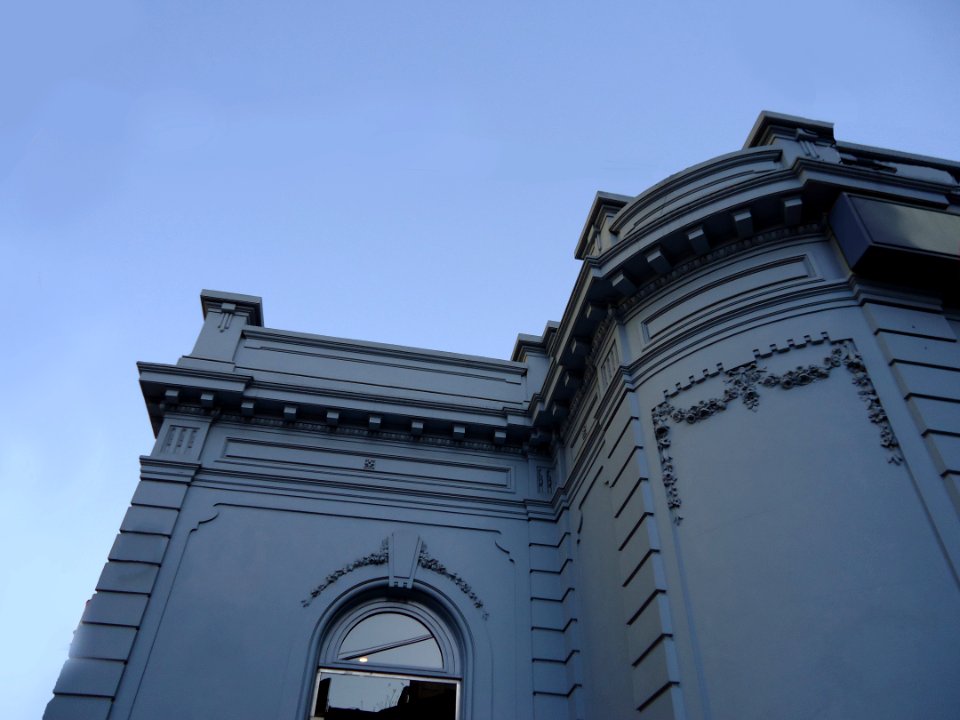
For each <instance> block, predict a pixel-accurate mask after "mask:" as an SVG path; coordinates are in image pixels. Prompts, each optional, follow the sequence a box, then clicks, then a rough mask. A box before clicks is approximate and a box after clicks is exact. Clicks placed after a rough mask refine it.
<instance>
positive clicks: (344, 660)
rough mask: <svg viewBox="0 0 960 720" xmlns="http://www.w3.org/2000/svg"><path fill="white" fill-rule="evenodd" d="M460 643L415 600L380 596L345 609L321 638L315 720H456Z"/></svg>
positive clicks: (312, 714) (460, 673) (459, 688)
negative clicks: (367, 719) (346, 610)
mask: <svg viewBox="0 0 960 720" xmlns="http://www.w3.org/2000/svg"><path fill="white" fill-rule="evenodd" d="M462 672H463V671H462V658H461V648H460V645H459V643H457V642H456V640H455V638H454V636H453V635H452V634H451V632H450V630H449V627H448V625H447V624H446V623H444V622H443V621H441V620H440V618H439V617H438V616H437V615H436V614H435V613H434V612H432V611H431V610H430V609H428V608H427V607H425V606H424V605H421V604H419V603H416V602H404V601H397V600H383V599H381V600H375V601H372V602H367V603H364V604H363V605H360V606H358V607H354V608H352V609H351V610H349V611H348V612H346V613H344V614H343V615H341V617H340V618H338V619H337V620H336V621H335V622H334V623H333V625H332V626H331V627H330V629H329V630H328V631H327V632H326V633H325V636H324V638H323V640H322V642H321V647H320V658H319V663H318V667H317V676H316V681H315V683H314V691H313V698H312V702H311V706H310V707H311V715H310V718H311V720H360V719H361V718H366V717H371V718H373V717H377V718H390V719H391V720H414V719H416V720H456V719H457V718H459V708H460V704H461V700H460V697H461V682H462Z"/></svg>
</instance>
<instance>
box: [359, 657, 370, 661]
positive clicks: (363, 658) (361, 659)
mask: <svg viewBox="0 0 960 720" xmlns="http://www.w3.org/2000/svg"><path fill="white" fill-rule="evenodd" d="M367 660H368V658H366V657H359V658H357V662H367Z"/></svg>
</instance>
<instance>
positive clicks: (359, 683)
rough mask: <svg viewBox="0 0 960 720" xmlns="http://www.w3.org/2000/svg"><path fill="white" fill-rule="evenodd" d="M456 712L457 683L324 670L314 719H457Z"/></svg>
mask: <svg viewBox="0 0 960 720" xmlns="http://www.w3.org/2000/svg"><path fill="white" fill-rule="evenodd" d="M456 712H457V683H454V682H440V681H437V680H432V679H423V680H418V679H414V678H404V677H387V676H383V675H364V674H362V673H352V674H344V673H333V672H323V671H321V672H320V683H319V687H318V691H317V698H316V703H315V707H314V714H313V717H314V718H322V719H323V720H354V719H359V718H366V717H377V718H391V719H392V720H454V719H455V718H456Z"/></svg>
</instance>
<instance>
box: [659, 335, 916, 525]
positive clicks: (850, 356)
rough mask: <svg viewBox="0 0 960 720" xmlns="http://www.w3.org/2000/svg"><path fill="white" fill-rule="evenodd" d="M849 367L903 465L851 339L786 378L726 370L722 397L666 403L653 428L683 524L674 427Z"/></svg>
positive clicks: (750, 368) (670, 497)
mask: <svg viewBox="0 0 960 720" xmlns="http://www.w3.org/2000/svg"><path fill="white" fill-rule="evenodd" d="M841 366H843V367H844V368H846V370H847V371H848V372H849V373H850V374H851V375H852V382H853V384H854V385H856V386H857V394H858V395H859V396H860V398H861V399H862V400H863V401H864V402H865V403H866V405H867V417H868V418H869V419H870V422H872V423H874V424H875V425H878V426H879V428H880V445H881V446H882V447H883V448H885V449H886V450H887V451H888V453H889V458H888V462H891V463H894V464H896V465H899V464H901V463H902V462H903V453H902V452H901V450H900V445H899V443H898V442H897V438H896V436H895V435H894V433H893V428H892V427H891V426H890V422H889V420H888V419H887V414H886V412H885V411H884V409H883V406H882V405H881V404H880V398H879V397H878V395H877V391H876V389H875V388H874V387H873V382H872V381H871V380H870V376H869V375H868V374H867V370H866V367H865V366H864V364H863V358H862V357H861V356H860V354H859V353H858V352H857V351H856V349H854V347H853V344H852V343H851V342H849V341H843V342H840V343H838V347H835V348H834V349H833V351H832V352H831V353H830V355H828V356H827V357H825V358H824V359H823V363H822V364H816V363H813V364H810V365H806V366H797V367H796V368H795V369H794V370H789V371H787V372H785V373H782V374H776V373H773V372H770V370H768V369H767V368H765V367H762V366H759V365H758V364H757V363H756V361H753V362H749V363H747V364H745V365H741V366H739V367H736V368H734V369H732V370H728V371H727V372H726V377H725V378H724V379H723V382H724V384H725V385H726V388H724V391H723V395H722V396H721V397H718V398H711V399H709V400H702V401H701V402H698V403H696V404H695V405H691V406H690V407H687V408H678V407H676V406H674V405H673V404H672V403H671V402H670V401H669V400H664V401H663V402H662V403H660V404H659V405H657V406H656V407H655V408H654V409H653V429H654V434H655V435H656V438H657V451H658V453H659V456H660V468H661V475H662V479H663V486H664V489H665V490H666V493H667V505H668V506H669V507H670V512H671V514H672V515H673V521H674V523H676V524H677V525H679V524H680V522H681V521H682V520H683V517H682V516H681V515H680V510H679V509H680V506H681V504H682V501H681V499H680V491H679V489H678V487H677V475H676V470H675V469H674V466H673V455H672V454H671V450H670V430H671V422H672V423H681V422H685V423H687V424H688V425H693V424H694V423H698V422H701V421H702V420H706V419H707V418H709V417H712V416H713V415H716V414H717V413H720V412H723V411H724V410H726V409H727V404H728V403H730V402H732V401H734V400H740V401H741V402H742V403H743V404H744V405H745V406H746V407H747V408H748V409H749V410H752V411H753V412H756V411H757V407H758V406H759V405H760V388H775V387H778V388H780V389H782V390H792V389H794V388H797V387H802V386H804V385H809V384H810V383H813V382H817V381H819V380H825V379H826V378H828V377H830V373H831V372H832V371H833V370H834V369H836V368H839V367H841Z"/></svg>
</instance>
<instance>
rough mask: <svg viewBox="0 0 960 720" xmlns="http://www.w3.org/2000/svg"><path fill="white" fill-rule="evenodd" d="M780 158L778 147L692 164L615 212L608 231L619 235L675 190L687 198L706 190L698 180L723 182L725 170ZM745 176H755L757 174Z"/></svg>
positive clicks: (732, 154) (630, 230) (742, 152)
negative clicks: (680, 191)
mask: <svg viewBox="0 0 960 720" xmlns="http://www.w3.org/2000/svg"><path fill="white" fill-rule="evenodd" d="M782 155H783V151H782V150H781V149H780V148H774V147H759V148H751V149H749V150H738V151H735V152H731V153H727V154H726V155H721V156H719V157H716V158H712V159H710V160H706V161H704V162H702V163H699V164H697V165H694V166H693V167H690V168H687V169H686V170H683V171H681V172H679V173H676V174H674V175H671V176H670V177H668V178H666V179H665V180H661V181H660V182H659V183H657V184H656V185H654V186H653V187H651V188H650V189H648V190H645V191H644V192H642V193H640V194H639V195H637V196H636V197H635V198H634V199H633V202H631V203H630V204H629V205H627V206H625V207H624V208H623V210H621V211H620V212H619V213H618V215H617V217H616V219H615V220H614V221H613V224H612V225H611V228H610V229H611V231H612V232H616V233H619V232H621V231H622V230H623V229H624V227H625V226H626V225H627V223H629V222H630V221H631V220H633V219H634V218H635V217H636V216H637V215H638V214H639V213H640V212H642V211H643V210H645V209H647V208H649V207H650V206H651V205H653V204H654V203H656V202H657V201H659V200H662V199H664V198H666V197H667V196H668V195H670V194H671V193H674V192H676V191H678V190H685V193H684V196H686V195H689V193H691V192H695V191H697V190H701V189H703V188H704V187H705V186H704V185H702V184H699V185H698V182H699V181H701V180H704V179H707V178H713V179H714V182H720V181H723V180H724V179H728V178H724V177H722V173H724V172H725V171H727V170H731V169H734V168H738V167H743V166H749V165H754V164H757V163H759V162H763V161H767V162H779V161H780V159H781V157H782ZM762 172H770V171H762ZM744 174H749V175H755V174H756V171H754V172H750V173H744ZM678 201H679V200H678ZM635 226H636V222H635V223H634V226H633V227H631V228H630V229H629V231H628V232H633V231H634V230H635Z"/></svg>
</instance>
